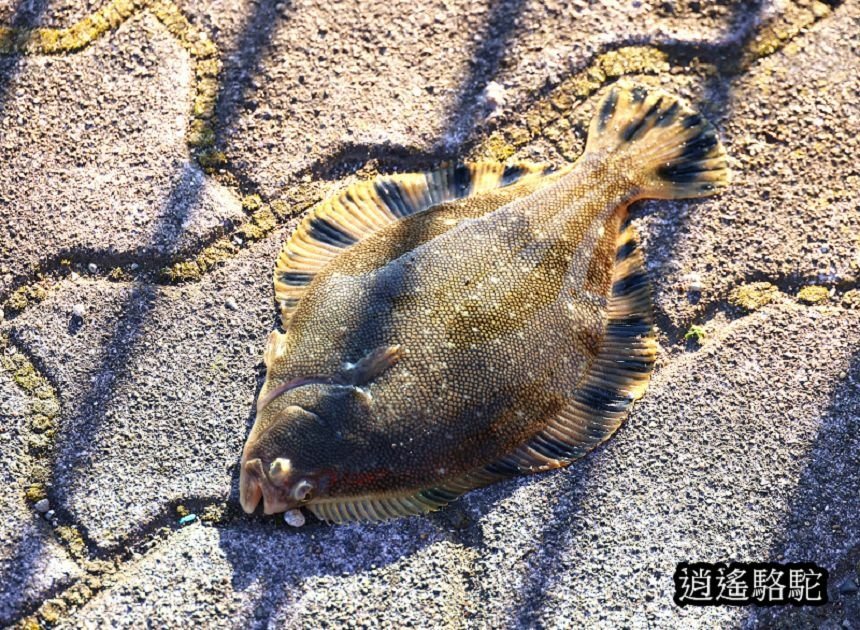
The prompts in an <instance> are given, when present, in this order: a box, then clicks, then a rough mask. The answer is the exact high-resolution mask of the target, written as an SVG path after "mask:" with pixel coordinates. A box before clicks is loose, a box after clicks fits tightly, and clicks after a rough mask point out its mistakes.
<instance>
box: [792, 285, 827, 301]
mask: <svg viewBox="0 0 860 630" xmlns="http://www.w3.org/2000/svg"><path fill="white" fill-rule="evenodd" d="M797 299H798V300H800V301H801V302H803V303H804V304H823V303H824V302H826V301H827V300H829V299H830V291H829V290H828V289H827V287H819V286H815V285H812V286H808V287H803V288H802V289H801V290H800V291H798V292H797Z"/></svg>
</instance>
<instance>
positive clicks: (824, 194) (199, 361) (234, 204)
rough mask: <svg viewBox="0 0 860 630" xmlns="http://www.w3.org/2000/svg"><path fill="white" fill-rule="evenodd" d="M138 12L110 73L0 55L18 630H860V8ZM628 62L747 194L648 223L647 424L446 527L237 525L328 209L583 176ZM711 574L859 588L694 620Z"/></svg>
mask: <svg viewBox="0 0 860 630" xmlns="http://www.w3.org/2000/svg"><path fill="white" fill-rule="evenodd" d="M123 1H124V0H115V3H116V2H118V3H120V4H115V6H117V7H120V8H122V7H124V6H128V7H131V8H130V9H128V12H129V17H127V18H125V19H124V20H121V23H120V24H118V25H117V26H115V27H111V28H108V29H105V31H104V32H103V33H102V34H101V35H99V36H98V37H97V38H96V39H95V41H93V42H92V43H90V44H89V45H87V46H84V47H82V48H81V49H80V50H75V51H71V50H70V51H68V52H67V53H65V54H58V55H44V54H36V53H32V52H31V53H28V54H3V53H0V164H2V165H3V166H2V168H0V216H2V221H0V304H2V306H3V312H4V316H5V319H4V318H2V317H0V346H2V347H0V353H4V354H3V356H4V357H5V358H6V360H5V361H3V362H2V369H1V370H0V413H2V414H3V420H2V427H0V431H2V436H3V442H2V446H0V454H2V462H0V473H2V479H3V484H4V493H3V497H4V498H3V499H2V501H3V504H2V507H3V508H4V519H3V521H2V524H0V543H2V550H0V574H2V576H3V580H2V583H3V588H2V589H0V625H6V624H14V623H20V625H22V626H25V627H26V626H28V625H30V626H32V625H33V624H41V625H57V626H61V627H98V626H104V625H112V626H118V627H133V626H135V627H136V626H140V625H143V624H146V623H149V624H152V625H155V626H165V625H176V624H178V623H182V624H188V623H196V624H199V625H201V626H203V627H212V626H219V627H221V626H232V627H249V626H250V627H272V626H274V627H280V626H287V627H305V626H308V625H314V626H328V627H337V626H350V627H357V626H387V627H392V626H402V625H412V626H420V627H425V626H434V627H491V626H492V627H495V626H506V627H566V626H574V627H607V628H608V627H620V626H628V627H678V626H684V627H694V628H698V627H702V628H716V627H720V628H723V627H750V628H758V627H828V628H843V629H850V628H860V596H858V594H857V591H856V589H853V588H852V584H856V583H857V582H858V581H860V520H858V514H860V496H858V492H857V488H858V487H860V438H858V436H860V426H858V420H860V358H858V357H860V354H858V351H860V310H858V306H860V299H858V295H860V294H858V293H857V288H858V284H857V283H858V273H860V207H858V205H857V199H858V197H860V195H858V193H860V171H858V166H857V164H858V158H860V151H858V148H860V145H858V142H860V141H858V139H857V138H858V135H860V107H858V105H857V98H856V95H857V93H858V91H860V84H858V76H859V75H860V6H858V3H857V2H856V0H849V1H846V2H843V3H834V4H833V5H825V4H822V3H817V2H804V1H798V2H788V1H786V0H779V1H774V2H762V3H742V2H718V1H710V0H708V1H703V2H692V1H690V2H686V1H680V2H641V3H640V2H633V3H628V2H612V1H606V2H569V3H561V2H558V3H556V2H543V3H537V2H519V1H518V0H512V1H507V2H500V3H492V4H489V3H478V4H476V3H469V2H427V3H419V4H416V3H405V2H403V3H401V2H394V3H381V4H380V3H376V4H367V3H354V2H345V1H344V2H331V3H325V4H324V5H322V4H321V3H310V2H279V3H275V4H272V3H257V2H250V1H248V2H240V3H223V2H214V1H201V2H197V1H190V0H189V1H183V2H181V3H178V4H177V5H175V6H174V5H170V4H168V3H164V2H160V3H156V2H140V3H139V5H133V4H131V3H128V4H127V5H123V4H122V2H123ZM101 6H102V4H101V3H99V2H93V3H88V2H82V1H80V0H74V1H73V0H63V1H56V2H45V1H44V0H43V1H41V2H40V1H38V0H34V1H33V2H24V3H22V4H17V3H15V2H14V1H11V0H2V1H0V25H3V24H6V25H14V26H15V27H16V28H19V29H20V28H28V27H37V28H43V29H50V28H54V29H56V28H64V27H68V26H71V25H73V24H75V23H76V22H77V21H78V20H86V19H87V16H89V15H90V14H91V13H92V12H93V11H96V10H98V9H99V8H100V7H101ZM123 10H125V9H123ZM177 16H185V18H187V22H183V21H182V20H179V19H178V18H177ZM185 18H183V19H185ZM195 29H196V30H195ZM38 32H39V33H43V32H42V31H38ZM188 33H191V35H190V36H189V35H188ZM200 33H205V34H208V36H209V37H211V39H212V41H213V42H214V44H215V45H216V46H217V57H218V58H219V59H220V61H221V63H222V64H223V69H222V70H221V72H220V74H218V75H217V81H216V82H215V83H214V84H213V83H211V81H212V79H210V75H209V74H207V72H209V71H207V70H206V69H205V67H204V66H205V61H206V60H207V59H210V57H207V56H206V55H216V52H211V51H210V52H206V53H205V54H204V53H200V52H199V50H198V49H197V48H195V46H196V43H199V41H200V36H199V34H200ZM2 34H3V32H2V31H0V49H2V43H3V39H2ZM48 35H50V33H48ZM41 36H47V35H44V33H43V35H40V37H41ZM7 53H8V51H7ZM212 58H214V57H212ZM216 69H217V67H216ZM210 70H211V66H210ZM622 74H632V75H634V76H636V77H637V78H638V79H639V80H642V81H646V82H650V83H652V84H660V85H664V86H665V87H667V88H668V89H670V90H673V91H676V92H679V93H681V94H683V95H685V96H686V97H687V98H689V99H690V100H692V101H694V102H696V103H697V104H698V105H699V106H700V107H701V108H702V109H703V111H704V112H705V113H706V114H707V115H708V117H709V118H710V119H712V120H713V121H714V122H715V124H716V125H717V127H718V128H719V131H720V133H721V135H722V136H723V138H724V139H725V142H726V147H727V150H728V152H729V154H730V156H731V158H732V162H733V167H734V170H735V172H736V176H735V183H734V185H733V186H732V187H731V188H730V189H729V190H728V191H727V192H726V193H725V194H724V195H722V196H721V197H719V198H714V199H708V200H703V201H698V202H673V203H667V202H647V203H644V204H640V205H639V206H637V207H636V208H634V211H633V212H634V217H635V223H636V225H637V226H638V227H639V229H640V232H641V234H642V239H643V241H644V244H645V249H646V254H647V260H648V268H649V270H650V272H651V276H652V279H653V282H654V288H655V302H656V307H657V316H658V329H659V330H658V335H659V340H660V343H661V355H660V358H659V360H658V365H657V371H656V373H655V376H654V380H653V382H652V385H651V388H650V390H649V392H648V394H647V395H646V397H645V398H644V399H643V400H642V401H641V402H640V403H639V404H638V405H637V406H636V408H635V409H634V411H633V413H632V415H631V417H630V420H629V422H628V423H627V424H626V425H625V426H624V427H623V428H622V429H621V431H619V433H618V434H617V435H616V436H615V437H614V438H613V439H612V440H611V441H610V442H608V443H607V444H606V445H605V446H604V447H603V448H601V449H599V450H598V452H596V453H594V454H593V455H591V456H589V457H588V458H586V459H585V460H584V461H582V462H580V463H578V464H577V465H574V466H572V467H571V468H569V469H567V470H564V471H558V472H555V473H552V474H546V475H541V476H536V477H531V478H526V479H518V480H513V481H510V482H507V483H503V484H497V485H495V486H492V487H490V488H487V489H484V490H481V491H477V492H473V493H470V494H468V495H467V496H466V497H464V498H463V499H462V500H460V501H458V502H456V503H455V504H453V505H452V506H449V507H448V508H447V509H445V510H443V511H440V512H438V513H436V514H433V515H431V516H429V517H426V518H417V517H416V518H410V519H402V520H399V521H395V522H390V523H385V524H381V525H376V526H370V525H348V526H341V527H329V526H326V525H323V524H320V523H318V522H316V521H314V520H313V519H310V523H309V524H308V525H307V526H305V527H304V528H303V529H300V530H295V529H291V528H288V527H287V526H285V525H284V524H283V522H282V521H281V520H280V519H278V518H261V517H247V516H245V515H243V514H241V513H240V511H238V510H237V507H236V503H237V492H236V477H237V475H236V470H235V466H236V464H237V461H238V457H239V450H240V448H241V445H242V443H243V441H244V438H245V434H246V432H247V430H248V428H249V423H250V419H251V414H252V411H253V402H254V396H255V394H256V391H257V389H258V388H259V385H260V377H261V375H262V365H261V353H262V347H263V343H264V340H265V337H266V335H267V334H268V331H269V330H271V328H272V327H273V326H274V325H275V321H276V313H275V310H274V307H273V305H272V302H271V288H270V273H271V265H272V264H273V261H274V257H275V255H276V252H277V251H278V248H279V246H280V243H281V242H282V241H283V239H284V238H285V237H286V236H287V235H288V233H289V229H290V227H291V225H293V224H294V223H295V221H296V218H297V216H296V215H298V214H299V213H300V211H301V210H302V209H303V208H306V207H307V206H308V205H309V204H311V203H313V202H314V201H316V200H318V199H319V198H321V197H322V196H323V195H325V194H327V193H328V192H330V191H332V190H334V189H336V188H337V187H338V186H340V185H342V184H343V183H345V182H348V181H351V180H352V179H353V178H355V177H361V176H367V175H371V174H373V173H374V172H376V171H377V170H379V169H382V170H388V171H390V170H403V169H413V168H416V166H417V165H432V164H434V163H438V162H440V161H442V160H443V159H445V158H446V157H450V156H452V155H457V154H460V153H462V154H469V155H489V156H495V157H500V158H504V157H511V156H512V157H513V158H531V159H539V160H546V161H549V162H554V163H556V164H559V163H561V162H563V161H564V160H566V159H571V158H573V157H575V155H576V153H577V152H578V151H579V150H581V148H582V146H583V140H584V135H583V134H584V129H585V127H586V125H587V121H588V119H589V117H590V115H591V112H592V111H593V108H594V104H595V97H594V96H593V95H594V92H595V91H596V90H598V89H599V88H600V87H601V86H603V85H605V84H607V83H609V82H611V81H612V80H614V78H616V77H617V76H620V75H622ZM490 81H496V82H497V83H499V84H500V85H501V86H502V88H503V90H502V91H501V95H502V97H503V98H502V100H503V102H502V103H499V104H498V107H496V108H495V110H493V107H491V105H492V104H490V103H487V102H486V99H484V98H483V97H482V94H484V91H485V88H486V87H487V85H488V84H489V82H490ZM494 89H496V90H497V91H498V89H497V88H494ZM201 94H213V95H214V98H216V99H217V107H216V109H215V118H214V119H211V121H210V119H208V118H207V117H206V116H207V115H208V114H206V113H205V112H204V113H201V110H200V109H199V107H198V106H199V103H200V95H201ZM204 109H205V108H204ZM200 121H204V122H205V125H209V127H207V129H210V128H211V131H212V135H211V136H210V137H209V138H208V139H207V140H206V141H205V142H203V143H201V142H199V141H196V140H194V139H193V138H194V137H195V129H196V127H195V124H197V123H200ZM207 121H210V122H207ZM255 194H256V195H260V198H257V197H253V195H255ZM261 204H262V205H261ZM237 226H238V227H237ZM183 261H185V262H186V263H188V264H189V265H190V268H191V269H193V270H194V273H190V274H186V275H183V276H182V278H184V279H185V281H184V282H173V281H171V279H170V276H167V275H165V274H163V273H162V270H163V268H165V267H167V266H169V265H171V264H173V263H175V262H180V263H181V262H183ZM201 261H204V262H201ZM204 263H205V264H204ZM173 277H174V278H175V277H177V276H175V275H174V276H173ZM754 282H768V283H771V292H770V293H769V294H768V295H769V296H770V297H771V298H772V299H771V300H770V303H768V304H765V305H764V306H761V307H760V305H753V301H752V300H749V299H748V296H749V291H751V290H757V289H756V286H758V285H751V283H754ZM814 287H823V290H822V291H819V292H818V293H816V289H815V288H814ZM739 289H741V290H743V291H747V293H743V292H742V293H741V295H746V296H747V299H743V298H740V297H738V295H739V294H738V290H739ZM764 301H767V300H762V302H764ZM810 302H811V303H810ZM743 304H746V305H747V306H749V307H750V308H744V307H743V306H742V305H743ZM753 306H754V308H753ZM693 324H696V325H700V326H702V327H703V329H704V331H705V337H704V339H703V340H702V341H701V342H700V343H697V342H695V341H692V340H690V341H687V340H685V339H684V335H685V333H686V332H687V331H688V329H689V328H690V326H691V325H693ZM7 438H8V439H7ZM6 490H8V491H6ZM43 497H47V498H48V500H49V501H50V507H51V509H53V510H54V514H52V515H51V518H49V519H46V518H45V517H44V516H43V515H41V513H40V512H39V511H38V510H37V509H36V506H37V502H38V501H39V500H40V499H42V498H43ZM189 514H191V515H193V517H194V518H191V517H190V516H189ZM182 517H187V518H186V519H185V520H184V521H183V522H184V523H187V524H184V525H182V524H180V519H181V518H182ZM188 521H191V522H190V523H188ZM682 560H688V561H720V560H722V561H730V560H739V561H765V560H779V561H813V562H816V563H818V564H820V565H822V566H824V567H826V568H827V569H828V570H829V571H830V572H831V582H830V590H829V595H830V598H831V600H832V603H830V604H828V605H827V606H824V607H821V608H808V607H807V608H799V609H798V608H793V607H780V608H773V609H746V608H740V609H739V608H704V609H694V608H685V609H683V610H682V609H679V608H678V607H676V606H675V605H674V604H673V602H672V588H673V587H672V580H671V576H672V573H673V572H674V569H675V565H676V563H677V562H679V561H682Z"/></svg>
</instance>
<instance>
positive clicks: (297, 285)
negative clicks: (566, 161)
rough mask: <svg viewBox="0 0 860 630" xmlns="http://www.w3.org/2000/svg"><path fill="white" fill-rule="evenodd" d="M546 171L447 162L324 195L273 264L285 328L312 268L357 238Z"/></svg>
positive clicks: (528, 166)
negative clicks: (439, 205) (327, 196)
mask: <svg viewBox="0 0 860 630" xmlns="http://www.w3.org/2000/svg"><path fill="white" fill-rule="evenodd" d="M547 171H548V169H547V167H545V166H542V165H537V164H532V163H528V162H522V163H516V164H510V165H507V166H505V165H504V164H501V163H499V162H474V163H470V164H458V165H450V166H444V167H442V168H439V169H437V170H434V171H427V172H424V173H404V174H398V175H386V176H381V177H377V178H376V179H373V180H370V181H364V182H358V183H356V184H353V185H352V186H349V187H348V188H346V189H344V190H342V191H340V192H339V193H337V194H336V195H334V196H333V197H330V198H328V199H326V200H325V201H323V202H322V203H320V204H319V205H318V206H316V207H315V208H314V209H313V210H312V211H311V212H310V213H309V214H308V215H307V216H306V217H305V218H304V219H303V220H302V222H301V223H300V224H299V226H298V227H297V228H296V230H295V231H294V232H293V234H292V235H291V236H290V238H289V239H288V240H287V242H286V243H285V244H284V247H283V249H282V250H281V253H280V254H279V256H278V260H277V263H276V264H275V272H274V282H275V300H276V301H277V303H278V307H279V308H280V311H281V322H282V324H283V326H284V328H285V329H286V328H287V326H288V325H289V321H290V318H291V317H292V314H293V312H294V311H295V309H296V307H297V306H298V303H299V300H300V299H301V297H302V295H304V293H305V291H306V290H307V287H308V285H309V284H310V283H311V282H312V281H313V279H314V277H315V276H316V274H317V273H318V272H319V271H320V270H321V269H322V268H323V267H325V266H326V265H327V264H328V263H329V262H330V261H331V260H333V259H334V258H336V257H337V256H338V255H339V254H340V253H341V252H343V251H344V250H345V249H347V248H349V247H350V246H352V245H354V244H355V243H357V242H359V241H361V240H362V239H364V238H366V237H368V236H370V235H371V234H373V233H374V232H377V231H378V230H380V229H382V228H384V227H385V226H386V225H389V224H391V223H393V222H396V221H399V220H400V219H402V218H404V217H408V216H411V215H413V214H415V213H418V212H421V211H423V210H427V209H428V208H431V207H433V206H435V205H438V204H440V203H444V202H446V201H453V200H455V199H461V198H463V197H469V196H471V195H475V194H478V193H481V192H485V191H488V190H492V189H494V188H500V187H503V186H509V185H511V184H514V183H519V182H524V181H526V180H530V179H532V178H534V177H540V176H541V175H543V174H544V173H545V172H547Z"/></svg>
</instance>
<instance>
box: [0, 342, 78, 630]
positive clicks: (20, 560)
mask: <svg viewBox="0 0 860 630" xmlns="http://www.w3.org/2000/svg"><path fill="white" fill-rule="evenodd" d="M0 352H2V353H5V357H7V358H9V357H11V356H12V355H13V352H12V351H11V350H9V349H8V348H0ZM32 402H33V401H32V400H31V396H29V395H27V394H26V393H25V392H24V391H22V390H21V388H20V387H18V386H17V385H16V383H15V382H14V380H13V374H12V373H10V371H9V370H7V369H6V368H5V367H0V480H2V481H0V483H2V484H3V492H2V493H0V513H2V515H3V517H2V519H0V583H2V584H3V588H2V592H3V595H2V597H0V624H2V625H5V624H7V623H9V622H11V621H12V620H13V619H15V618H17V617H18V616H20V615H21V613H23V612H24V611H25V610H26V609H27V608H29V607H32V606H33V605H34V604H37V603H38V602H40V601H41V600H44V599H45V598H47V597H51V596H53V595H54V593H56V592H57V591H58V590H60V589H61V588H63V587H64V586H67V585H68V584H70V583H71V582H72V580H74V579H75V578H78V577H80V576H81V575H83V572H82V571H81V569H79V568H78V566H77V565H76V564H75V563H74V561H73V560H72V559H71V558H70V557H69V555H68V553H67V552H66V550H65V549H63V547H62V546H61V545H60V544H59V543H58V542H57V541H56V540H54V538H53V535H52V532H51V527H50V525H49V523H48V522H46V520H45V519H44V518H42V517H40V516H39V515H38V513H36V512H35V510H34V509H33V505H32V504H31V503H28V502H27V501H26V500H25V498H24V495H25V492H26V485H27V481H28V479H29V477H30V473H31V471H30V469H29V466H28V462H29V460H30V457H31V455H30V454H29V453H28V445H27V440H26V437H27V436H28V435H29V433H30V432H29V431H28V425H29V424H30V417H31V405H32Z"/></svg>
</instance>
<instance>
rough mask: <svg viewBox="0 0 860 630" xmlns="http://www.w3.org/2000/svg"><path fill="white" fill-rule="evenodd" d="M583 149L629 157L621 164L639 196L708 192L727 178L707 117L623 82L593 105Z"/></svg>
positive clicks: (669, 97) (722, 185) (723, 158)
mask: <svg viewBox="0 0 860 630" xmlns="http://www.w3.org/2000/svg"><path fill="white" fill-rule="evenodd" d="M585 152H586V154H588V153H603V154H604V155H610V154H611V155H613V156H618V157H621V158H622V159H623V157H624V156H628V157H629V162H628V161H626V160H623V161H622V163H625V162H626V163H627V164H629V166H627V167H626V168H627V169H628V170H630V171H632V172H631V175H633V179H634V181H635V182H636V183H637V184H638V185H639V186H641V194H640V197H643V198H646V197H647V198H652V199H683V198H689V197H707V196H709V195H713V194H716V193H717V192H719V191H720V190H721V189H722V188H725V187H726V186H727V185H728V183H729V169H728V165H727V163H726V151H725V149H724V148H723V145H722V143H721V142H720V139H719V138H718V137H717V134H716V132H715V131H714V128H713V127H712V126H711V125H710V123H709V122H708V121H707V120H705V119H704V118H703V117H702V116H701V115H700V114H699V113H697V112H695V111H694V110H692V109H691V108H690V107H689V106H687V105H685V104H684V103H682V102H681V101H679V100H678V98H677V97H675V96H672V95H671V94H669V93H668V92H665V91H663V90H660V89H657V88H651V87H647V86H643V85H636V84H633V83H629V82H626V81H622V82H619V83H617V84H616V85H614V86H613V87H612V88H610V90H609V91H608V92H607V93H606V94H605V95H604V97H603V100H602V101H601V102H600V104H599V105H598V107H597V112H596V114H595V115H594V118H593V119H592V121H591V126H590V128H589V131H588V141H587V143H586V147H585Z"/></svg>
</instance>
